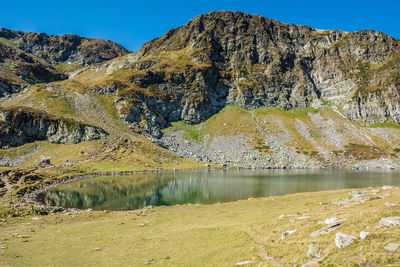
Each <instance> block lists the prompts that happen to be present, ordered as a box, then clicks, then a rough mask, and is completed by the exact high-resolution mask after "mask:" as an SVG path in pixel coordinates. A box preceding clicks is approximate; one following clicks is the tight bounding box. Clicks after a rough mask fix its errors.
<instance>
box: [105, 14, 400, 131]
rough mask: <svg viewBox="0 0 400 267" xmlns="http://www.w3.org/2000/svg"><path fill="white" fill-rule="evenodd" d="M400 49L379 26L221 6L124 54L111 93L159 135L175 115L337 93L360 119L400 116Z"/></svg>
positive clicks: (299, 104)
mask: <svg viewBox="0 0 400 267" xmlns="http://www.w3.org/2000/svg"><path fill="white" fill-rule="evenodd" d="M399 55H400V43H399V41H398V40H396V39H394V38H392V37H390V36H388V35H385V34H383V33H379V32H376V31H358V32H353V33H347V32H342V31H338V30H317V29H314V28H311V27H307V26H299V25H294V24H287V23H283V22H279V21H275V20H271V19H268V18H265V17H261V16H255V15H250V14H244V13H241V12H225V11H224V12H222V11H221V12H219V11H218V12H211V13H207V14H203V15H200V16H198V17H195V18H193V19H192V20H190V21H189V22H188V23H187V24H186V25H183V26H181V27H178V28H176V29H173V30H170V31H168V32H167V33H166V34H165V35H163V36H162V37H160V38H157V39H154V40H152V41H149V42H147V43H146V44H144V45H143V47H142V48H141V49H140V50H139V51H138V53H137V55H136V57H134V58H132V59H131V60H127V58H124V59H121V62H122V63H121V64H120V65H119V67H117V68H115V69H114V70H113V71H114V74H111V77H112V79H110V80H114V82H115V80H118V82H119V83H120V84H122V85H123V86H120V87H119V88H118V90H112V92H111V93H113V94H118V95H119V96H120V98H119V99H118V100H119V101H118V104H117V106H118V107H119V110H120V112H121V114H122V117H123V118H124V119H125V120H126V121H127V122H128V123H131V124H132V128H133V129H134V130H136V131H139V132H147V133H149V134H150V135H152V136H155V137H160V136H161V132H160V129H162V128H164V127H166V126H167V125H168V124H169V122H171V121H178V120H184V121H186V122H188V123H191V124H196V123H199V122H202V121H204V120H205V119H207V118H209V117H210V116H211V115H213V114H215V113H217V112H218V111H219V110H221V109H222V108H223V107H224V106H225V105H227V104H234V105H239V106H241V107H244V108H246V109H253V108H257V107H261V106H275V107H279V108H281V109H283V110H290V109H293V108H305V107H308V106H310V105H311V106H315V107H320V106H321V105H322V104H323V102H324V101H331V102H333V103H334V104H335V105H338V106H339V107H340V108H342V110H343V112H344V114H345V115H346V116H347V117H348V118H350V119H352V120H356V121H359V122H363V123H367V124H373V123H375V122H386V121H393V122H396V123H399V115H398V110H399V108H400V103H399V98H398V97H397V96H398V94H399V88H400V76H399V70H400V66H399V64H400V63H399V62H400V61H399ZM116 73H118V75H116ZM110 80H108V82H110ZM108 92H109V93H110V91H108Z"/></svg>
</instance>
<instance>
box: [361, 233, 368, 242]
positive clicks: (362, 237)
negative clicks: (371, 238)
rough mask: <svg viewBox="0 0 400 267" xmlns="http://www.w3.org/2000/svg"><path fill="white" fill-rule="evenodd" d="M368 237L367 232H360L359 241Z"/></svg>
mask: <svg viewBox="0 0 400 267" xmlns="http://www.w3.org/2000/svg"><path fill="white" fill-rule="evenodd" d="M368 235H369V232H365V231H361V232H360V239H361V240H364V239H365V238H366V237H367V236H368Z"/></svg>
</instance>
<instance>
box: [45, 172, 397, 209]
mask: <svg viewBox="0 0 400 267" xmlns="http://www.w3.org/2000/svg"><path fill="white" fill-rule="evenodd" d="M383 185H400V172H397V171H380V172H371V171H344V170H227V171H223V170H212V171H207V170H205V171H196V172H165V173H143V174H135V175H129V176H103V177H96V178H88V179H85V180H80V181H75V182H71V183H69V184H63V185H60V186H57V187H54V188H52V189H50V190H48V191H46V192H43V193H41V194H40V195H39V196H38V200H39V201H41V202H44V203H46V204H50V205H53V206H61V207H66V208H80V209H87V208H92V209H97V210H104V209H108V210H129V209H137V208H141V207H143V206H147V205H153V206H160V205H176V204H185V203H203V204H210V203H216V202H226V201H235V200H239V199H247V198H250V197H252V198H254V197H265V196H274V195H283V194H291V193H298V192H311V191H322V190H334V189H343V188H359V187H369V186H383Z"/></svg>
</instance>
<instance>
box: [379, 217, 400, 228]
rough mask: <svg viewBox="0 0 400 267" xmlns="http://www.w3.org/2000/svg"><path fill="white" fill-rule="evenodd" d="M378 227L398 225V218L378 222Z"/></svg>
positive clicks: (399, 218)
mask: <svg viewBox="0 0 400 267" xmlns="http://www.w3.org/2000/svg"><path fill="white" fill-rule="evenodd" d="M379 225H380V226H386V227H394V226H398V225H400V217H399V216H397V217H386V218H382V219H381V220H380V221H379Z"/></svg>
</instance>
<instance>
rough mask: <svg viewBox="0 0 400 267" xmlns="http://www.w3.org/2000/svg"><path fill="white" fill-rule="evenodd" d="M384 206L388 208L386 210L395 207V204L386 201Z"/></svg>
mask: <svg viewBox="0 0 400 267" xmlns="http://www.w3.org/2000/svg"><path fill="white" fill-rule="evenodd" d="M384 205H385V206H386V207H388V208H390V207H395V206H397V204H394V203H391V202H389V201H386V202H385V204H384Z"/></svg>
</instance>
